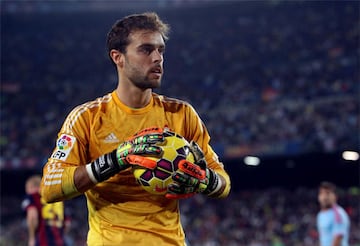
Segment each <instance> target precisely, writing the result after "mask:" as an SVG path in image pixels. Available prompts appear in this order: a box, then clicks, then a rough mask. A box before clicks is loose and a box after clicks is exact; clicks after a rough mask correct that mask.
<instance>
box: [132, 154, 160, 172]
mask: <svg viewBox="0 0 360 246" xmlns="http://www.w3.org/2000/svg"><path fill="white" fill-rule="evenodd" d="M126 161H127V162H128V163H129V164H131V165H138V166H142V167H145V168H147V169H151V170H153V169H155V168H156V165H157V164H156V161H155V160H152V159H149V158H146V157H144V156H140V155H128V156H126Z"/></svg>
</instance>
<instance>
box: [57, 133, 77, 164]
mask: <svg viewBox="0 0 360 246" xmlns="http://www.w3.org/2000/svg"><path fill="white" fill-rule="evenodd" d="M75 142H76V138H75V137H73V136H70V135H66V134H62V135H61V136H60V137H59V138H58V140H57V141H56V149H55V151H54V153H53V154H52V156H51V158H54V159H58V160H62V161H65V160H66V159H67V157H68V155H69V153H70V151H71V149H72V148H73V147H74V144H75Z"/></svg>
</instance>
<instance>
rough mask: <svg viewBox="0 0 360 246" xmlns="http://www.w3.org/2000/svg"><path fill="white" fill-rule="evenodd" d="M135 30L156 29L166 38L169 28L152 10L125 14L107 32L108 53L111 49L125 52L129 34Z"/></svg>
mask: <svg viewBox="0 0 360 246" xmlns="http://www.w3.org/2000/svg"><path fill="white" fill-rule="evenodd" d="M137 30H151V31H158V32H160V33H161V35H162V37H163V38H164V40H167V39H168V33H169V30H170V28H169V26H168V24H165V23H164V22H162V21H161V20H160V18H159V16H158V15H157V14H156V13H153V12H145V13H143V14H134V15H129V16H126V17H124V18H122V19H121V20H118V21H116V22H115V24H114V25H113V26H112V28H111V30H110V31H109V33H108V34H107V42H106V43H107V48H108V54H110V51H111V50H112V49H115V50H118V51H120V52H121V53H126V46H127V45H128V44H129V42H130V41H129V34H130V33H132V32H134V31H137Z"/></svg>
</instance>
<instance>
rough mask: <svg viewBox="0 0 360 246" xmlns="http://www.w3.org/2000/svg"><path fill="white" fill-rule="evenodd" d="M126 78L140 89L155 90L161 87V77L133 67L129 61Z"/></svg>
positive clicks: (126, 67)
mask: <svg viewBox="0 0 360 246" xmlns="http://www.w3.org/2000/svg"><path fill="white" fill-rule="evenodd" d="M125 76H126V77H127V78H128V79H129V80H130V81H131V83H132V84H133V85H134V86H136V87H138V88H140V89H143V90H145V89H155V88H159V87H160V86H161V78H162V74H161V75H157V74H153V73H151V72H150V71H147V72H145V71H144V69H140V68H139V67H137V66H134V65H132V64H131V63H130V62H129V61H126V63H125Z"/></svg>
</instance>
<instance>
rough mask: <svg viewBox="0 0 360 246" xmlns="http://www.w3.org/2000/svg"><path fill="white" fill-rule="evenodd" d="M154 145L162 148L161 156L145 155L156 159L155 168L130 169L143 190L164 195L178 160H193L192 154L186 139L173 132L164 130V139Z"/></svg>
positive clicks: (176, 167) (137, 167) (138, 167)
mask: <svg viewBox="0 0 360 246" xmlns="http://www.w3.org/2000/svg"><path fill="white" fill-rule="evenodd" d="M156 145H157V146H160V147H161V148H162V150H163V152H162V155H161V157H160V158H155V157H147V158H151V159H153V160H156V163H157V165H156V168H155V169H153V170H151V169H147V168H144V167H141V166H134V167H133V169H132V170H133V173H134V176H135V178H136V180H137V182H138V183H139V184H140V185H141V186H142V187H143V188H144V190H146V191H147V192H149V193H151V194H155V195H164V194H165V193H166V191H167V186H168V185H169V184H170V183H171V182H172V178H171V176H172V174H173V173H174V172H175V171H176V170H177V169H178V163H179V161H180V160H183V159H186V160H188V161H190V162H194V156H193V154H192V153H191V152H190V149H189V143H188V142H187V141H186V139H185V138H183V137H182V136H180V135H178V134H176V133H173V132H165V141H164V142H161V143H158V144H156Z"/></svg>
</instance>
